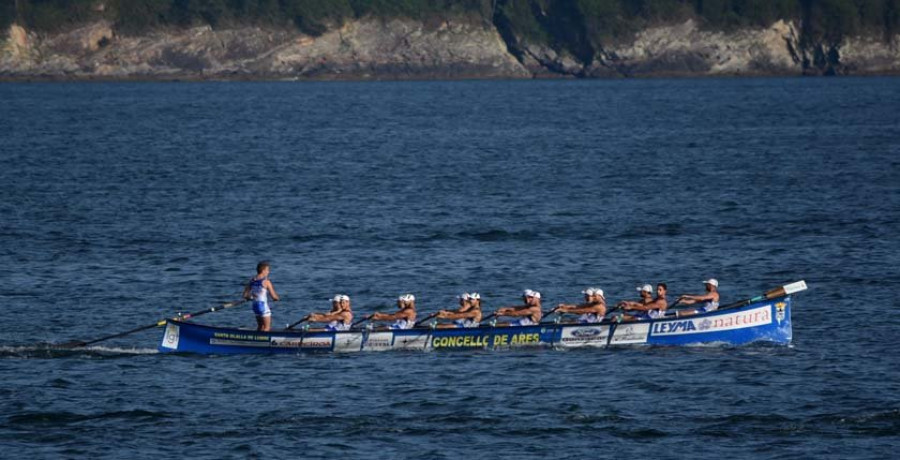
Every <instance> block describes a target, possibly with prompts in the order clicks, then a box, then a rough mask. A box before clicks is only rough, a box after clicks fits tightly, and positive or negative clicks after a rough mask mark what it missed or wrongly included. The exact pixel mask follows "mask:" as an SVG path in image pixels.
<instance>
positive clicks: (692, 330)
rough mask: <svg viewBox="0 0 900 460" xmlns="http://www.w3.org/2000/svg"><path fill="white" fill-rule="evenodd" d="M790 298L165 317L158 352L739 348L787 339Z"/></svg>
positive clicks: (789, 321)
mask: <svg viewBox="0 0 900 460" xmlns="http://www.w3.org/2000/svg"><path fill="white" fill-rule="evenodd" d="M791 303H792V300H791V296H789V295H788V296H783V297H778V298H774V299H769V300H764V301H760V302H755V303H750V304H749V305H744V306H740V307H737V308H728V309H720V310H717V311H713V312H709V313H703V314H699V315H695V316H690V317H687V318H680V319H677V318H666V319H658V320H649V321H634V322H623V323H608V322H603V323H596V324H566V323H553V322H547V323H541V324H539V325H534V326H482V327H474V328H458V329H432V328H416V329H408V330H393V331H390V330H388V331H385V330H377V329H376V330H367V329H363V330H359V331H346V332H324V331H321V332H313V331H302V330H281V331H269V332H258V331H255V330H249V329H235V328H221V327H211V326H204V325H200V324H194V323H189V322H184V321H178V320H174V319H173V320H168V321H167V323H166V328H165V332H164V334H163V337H162V342H161V343H160V345H159V350H160V351H162V352H180V353H199V354H241V353H265V354H274V353H306V352H337V353H349V352H358V351H387V350H421V351H432V350H443V349H447V350H470V349H505V348H520V347H548V348H550V347H552V348H581V347H598V348H602V347H608V346H620V345H664V346H665V345H669V346H675V345H701V344H722V345H731V346H739V345H746V344H749V343H753V342H768V343H773V344H782V345H787V344H789V343H790V342H791V338H792V329H791Z"/></svg>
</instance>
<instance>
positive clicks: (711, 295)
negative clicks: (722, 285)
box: [675, 278, 719, 318]
mask: <svg viewBox="0 0 900 460" xmlns="http://www.w3.org/2000/svg"><path fill="white" fill-rule="evenodd" d="M703 285H704V287H705V288H706V294H684V295H682V296H679V297H678V300H677V301H676V302H675V303H681V304H683V305H695V304H697V303H700V302H703V305H701V306H700V307H699V308H690V309H686V310H678V311H676V312H675V317H676V318H681V317H682V316H691V315H696V314H697V313H706V312H710V311H715V310H718V309H719V281H718V280H716V279H715V278H710V279H708V280H706V281H704V282H703Z"/></svg>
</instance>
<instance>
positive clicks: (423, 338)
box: [392, 333, 431, 350]
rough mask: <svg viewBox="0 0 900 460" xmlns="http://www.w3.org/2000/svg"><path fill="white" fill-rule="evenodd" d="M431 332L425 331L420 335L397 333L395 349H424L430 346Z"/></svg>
mask: <svg viewBox="0 0 900 460" xmlns="http://www.w3.org/2000/svg"><path fill="white" fill-rule="evenodd" d="M429 337H431V334H428V333H423V334H418V335H407V334H403V335H397V336H396V337H395V338H394V344H393V345H392V349H393V350H407V349H412V350H423V349H425V348H427V346H428V339H429Z"/></svg>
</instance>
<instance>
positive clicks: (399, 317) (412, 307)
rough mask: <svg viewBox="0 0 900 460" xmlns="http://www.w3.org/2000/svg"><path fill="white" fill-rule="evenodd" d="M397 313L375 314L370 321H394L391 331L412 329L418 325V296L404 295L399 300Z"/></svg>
mask: <svg viewBox="0 0 900 460" xmlns="http://www.w3.org/2000/svg"><path fill="white" fill-rule="evenodd" d="M397 308H398V309H399V310H398V311H397V312H396V313H375V314H373V315H372V316H371V317H369V320H371V321H393V322H394V324H391V325H390V328H391V329H412V327H413V326H414V325H415V324H416V296H414V295H412V294H403V295H401V296H400V297H398V298H397Z"/></svg>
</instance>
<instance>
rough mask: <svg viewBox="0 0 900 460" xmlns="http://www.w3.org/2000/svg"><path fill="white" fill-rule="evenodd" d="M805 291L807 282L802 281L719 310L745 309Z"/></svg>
mask: <svg viewBox="0 0 900 460" xmlns="http://www.w3.org/2000/svg"><path fill="white" fill-rule="evenodd" d="M805 290H806V281H803V280H800V281H797V282H795V283H790V284H785V285H784V286H779V287H777V288H775V289H772V290H770V291H766V293H765V294H763V295H760V296H756V297H751V298H749V299H746V300H740V301H738V302H734V303H731V304H728V305H725V306H724V307H719V310H727V309H729V308H737V307H743V306H744V305H750V304H751V303H754V302H759V301H761V300H769V299H776V298H778V297H784V296H786V295H791V294H793V293H795V292H800V291H805Z"/></svg>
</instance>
